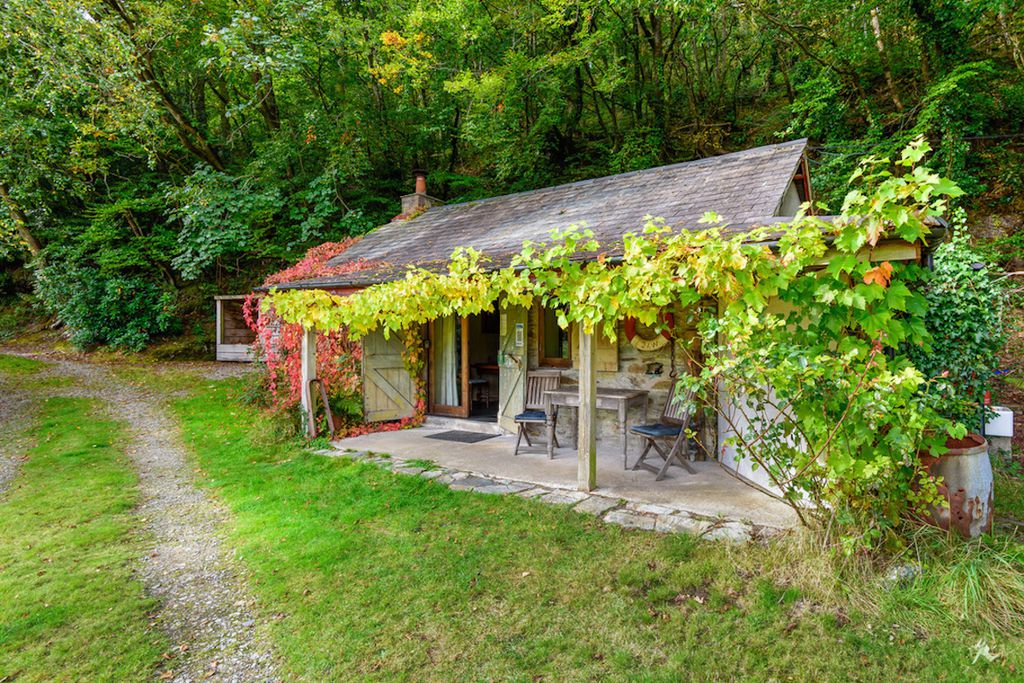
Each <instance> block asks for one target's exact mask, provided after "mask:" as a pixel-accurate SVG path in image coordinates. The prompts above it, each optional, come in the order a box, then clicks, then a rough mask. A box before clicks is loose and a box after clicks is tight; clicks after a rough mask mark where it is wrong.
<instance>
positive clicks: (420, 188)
mask: <svg viewBox="0 0 1024 683" xmlns="http://www.w3.org/2000/svg"><path fill="white" fill-rule="evenodd" d="M412 173H413V176H415V178H416V185H415V186H414V189H413V193H412V194H407V195H404V196H403V197H402V213H400V214H399V215H397V216H395V217H394V218H393V219H392V220H395V221H403V220H405V219H406V218H409V217H411V216H414V215H418V214H420V213H423V212H424V211H426V210H427V209H429V208H430V207H432V206H437V205H439V204H443V203H444V202H442V201H441V200H440V199H437V198H436V197H431V196H430V195H428V194H427V172H426V171H424V170H423V169H416V170H414V171H413V172H412Z"/></svg>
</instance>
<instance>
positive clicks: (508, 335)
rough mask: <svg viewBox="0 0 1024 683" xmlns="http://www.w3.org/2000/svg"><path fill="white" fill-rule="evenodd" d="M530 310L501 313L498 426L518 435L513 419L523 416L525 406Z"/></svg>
mask: <svg viewBox="0 0 1024 683" xmlns="http://www.w3.org/2000/svg"><path fill="white" fill-rule="evenodd" d="M527 314H528V309H526V308H524V307H519V306H516V307H510V308H507V309H505V310H503V311H501V313H500V315H501V318H500V323H499V330H498V331H499V334H500V337H501V339H500V342H499V344H500V345H499V348H498V424H499V425H500V426H501V428H502V429H504V430H505V431H508V432H514V431H516V423H515V421H514V420H513V418H514V417H515V416H516V415H518V414H519V413H521V412H523V405H524V404H525V402H526V363H527V353H526V348H527V347H526V334H527V323H526V318H527Z"/></svg>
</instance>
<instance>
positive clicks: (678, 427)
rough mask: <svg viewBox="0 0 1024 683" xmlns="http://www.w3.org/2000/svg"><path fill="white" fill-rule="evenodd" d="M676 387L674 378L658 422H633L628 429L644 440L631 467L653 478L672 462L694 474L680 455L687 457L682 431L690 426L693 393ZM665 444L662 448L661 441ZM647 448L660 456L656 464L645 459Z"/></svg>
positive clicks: (658, 477)
mask: <svg viewBox="0 0 1024 683" xmlns="http://www.w3.org/2000/svg"><path fill="white" fill-rule="evenodd" d="M678 388H679V383H678V381H677V382H675V383H673V384H672V389H671V390H670V393H669V395H668V400H667V401H665V409H664V410H663V411H662V413H661V419H660V420H659V421H658V422H655V423H654V424H646V425H634V426H632V427H630V428H629V431H630V433H632V434H636V435H637V436H639V437H640V438H642V439H643V440H644V442H645V443H644V450H643V453H641V454H640V457H639V458H638V459H637V461H636V463H634V465H633V469H634V470H637V469H640V468H643V469H645V470H650V471H651V472H654V474H655V475H656V476H655V477H654V480H655V481H661V480H662V479H664V478H665V473H666V472H668V468H669V467H670V466H671V465H673V464H676V465H679V466H680V467H682V468H683V469H684V470H686V471H687V472H689V473H690V474H696V473H697V471H696V470H694V469H693V468H692V467H690V464H689V463H688V462H686V460H684V459H683V456H686V458H687V459H688V458H689V457H690V440H689V438H688V437H687V436H686V430H687V428H688V427H689V426H690V420H691V418H692V415H691V412H692V409H693V399H694V392H693V391H692V390H686V391H684V392H683V393H682V394H679V393H678V392H677V389H678ZM668 443H671V447H670V448H668V450H666V449H665V447H664V445H663V444H665V445H667V444H668ZM651 451H654V452H655V453H657V454H658V455H659V456H660V457H661V458H662V464H661V466H660V467H655V466H654V465H651V464H649V463H647V462H645V461H646V460H647V456H648V455H650V454H651Z"/></svg>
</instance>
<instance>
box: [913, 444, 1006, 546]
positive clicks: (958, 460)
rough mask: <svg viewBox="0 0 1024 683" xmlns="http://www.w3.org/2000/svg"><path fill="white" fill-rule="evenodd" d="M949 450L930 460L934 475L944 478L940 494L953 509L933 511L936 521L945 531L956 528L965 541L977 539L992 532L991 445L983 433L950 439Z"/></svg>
mask: <svg viewBox="0 0 1024 683" xmlns="http://www.w3.org/2000/svg"><path fill="white" fill-rule="evenodd" d="M946 446H947V447H948V448H949V450H948V451H946V453H944V454H943V455H941V456H939V457H938V458H926V462H927V463H928V469H929V471H930V472H931V474H932V476H935V477H939V476H941V477H942V484H941V485H940V486H939V492H940V493H941V494H942V495H943V496H945V497H946V500H947V501H948V502H949V507H948V508H946V507H944V506H936V507H935V508H933V509H932V520H931V521H932V522H933V523H934V524H936V525H937V526H939V527H941V528H942V529H946V530H949V529H954V530H956V531H957V532H959V533H960V535H962V536H963V537H964V538H975V537H977V536H980V535H981V534H983V533H986V532H989V531H991V530H992V463H991V462H990V461H989V457H988V442H987V441H986V440H985V438H984V437H983V436H981V435H980V434H968V435H967V436H965V437H964V438H962V439H950V440H949V441H947V442H946Z"/></svg>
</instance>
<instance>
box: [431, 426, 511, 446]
mask: <svg viewBox="0 0 1024 683" xmlns="http://www.w3.org/2000/svg"><path fill="white" fill-rule="evenodd" d="M496 436H497V434H481V433H480V432H463V431H460V430H458V429H453V430H451V431H447V432H438V433H437V434H428V435H427V437H426V438H428V439H438V440H440V441H458V442H459V443H476V442H477V441H484V440H485V439H493V438H494V437H496Z"/></svg>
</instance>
